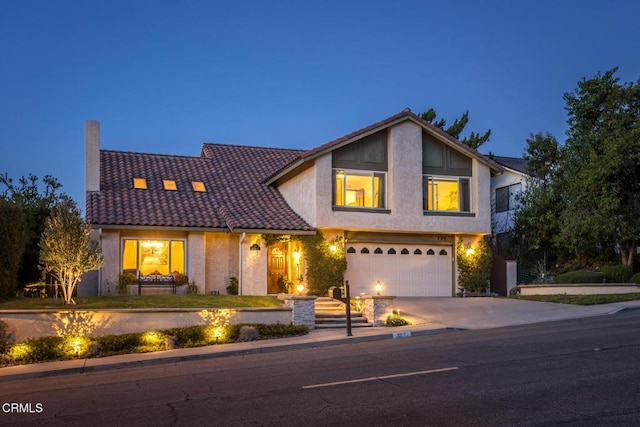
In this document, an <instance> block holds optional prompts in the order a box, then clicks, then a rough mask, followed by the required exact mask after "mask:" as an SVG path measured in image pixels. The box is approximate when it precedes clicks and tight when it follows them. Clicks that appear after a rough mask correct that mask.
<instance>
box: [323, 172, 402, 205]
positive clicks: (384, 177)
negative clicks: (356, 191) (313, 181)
mask: <svg viewBox="0 0 640 427" xmlns="http://www.w3.org/2000/svg"><path fill="white" fill-rule="evenodd" d="M340 172H342V173H343V174H344V177H343V181H344V184H343V188H342V204H336V198H337V197H336V195H337V190H338V188H337V187H338V185H337V184H338V182H337V177H338V174H339V173H340ZM349 175H353V176H361V177H369V179H371V190H370V191H371V206H364V205H363V206H349V205H347V204H346V201H347V191H349V190H347V185H346V182H347V177H348V176H349ZM376 177H377V178H378V179H380V180H382V183H381V185H380V188H379V189H378V193H379V192H382V197H380V196H379V197H378V198H379V199H380V200H379V202H380V203H379V204H381V205H382V206H377V207H376V206H373V204H374V201H375V199H376V197H374V196H375V194H376V191H375V181H376V180H375V178H376ZM331 182H332V192H331V198H332V200H331V205H332V207H333V209H334V210H354V211H358V210H365V211H374V212H389V210H388V208H387V172H386V171H377V170H369V169H345V168H332V169H331ZM351 191H353V190H351ZM365 195H366V192H365Z"/></svg>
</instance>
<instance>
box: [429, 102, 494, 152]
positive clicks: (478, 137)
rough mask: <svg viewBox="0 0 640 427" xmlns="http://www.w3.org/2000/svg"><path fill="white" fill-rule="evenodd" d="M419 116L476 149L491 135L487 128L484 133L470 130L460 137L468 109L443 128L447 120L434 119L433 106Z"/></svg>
mask: <svg viewBox="0 0 640 427" xmlns="http://www.w3.org/2000/svg"><path fill="white" fill-rule="evenodd" d="M419 116H420V118H422V119H423V120H425V121H427V122H429V123H431V124H432V125H434V126H435V127H437V128H440V129H442V130H444V131H445V132H446V133H447V134H448V135H450V136H452V137H453V138H456V139H458V140H460V142H463V143H465V144H467V145H468V146H469V147H471V148H475V149H476V150H477V149H478V147H480V146H481V145H482V144H484V143H485V142H487V141H488V140H489V137H490V136H491V129H489V130H487V131H486V132H485V133H484V134H480V133H475V132H471V133H470V134H469V136H465V137H464V138H462V139H460V134H461V133H462V131H463V130H464V128H465V127H466V126H467V123H468V122H469V110H467V111H465V112H464V113H463V114H462V116H460V118H459V119H455V120H454V122H453V124H452V125H451V126H449V127H447V128H446V129H445V126H446V125H447V121H446V120H445V119H442V118H441V119H439V120H436V116H437V114H436V110H434V109H433V108H429V109H428V110H427V111H425V112H424V113H422V114H419Z"/></svg>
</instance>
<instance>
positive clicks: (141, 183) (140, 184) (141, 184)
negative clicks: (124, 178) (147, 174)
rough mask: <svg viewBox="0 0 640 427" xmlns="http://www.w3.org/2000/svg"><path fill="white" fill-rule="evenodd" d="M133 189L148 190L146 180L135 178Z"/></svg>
mask: <svg viewBox="0 0 640 427" xmlns="http://www.w3.org/2000/svg"><path fill="white" fill-rule="evenodd" d="M133 188H137V189H140V190H146V189H147V180H146V179H145V178H133Z"/></svg>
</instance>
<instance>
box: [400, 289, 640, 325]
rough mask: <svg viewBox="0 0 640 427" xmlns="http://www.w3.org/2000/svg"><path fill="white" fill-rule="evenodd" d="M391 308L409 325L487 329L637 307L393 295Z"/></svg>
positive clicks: (632, 304) (637, 303)
mask: <svg viewBox="0 0 640 427" xmlns="http://www.w3.org/2000/svg"><path fill="white" fill-rule="evenodd" d="M393 308H394V309H398V310H400V315H401V317H404V318H406V319H407V320H409V321H410V322H411V323H412V324H413V325H422V326H423V327H428V328H429V329H431V328H437V327H440V328H443V327H448V328H462V329H487V328H496V327H501V326H513V325H523V324H529V323H539V322H548V321H554V320H563V319H575V318H580V317H589V316H598V315H604V314H612V313H615V312H617V311H620V310H622V309H625V308H637V309H640V301H627V302H620V303H613V304H599V305H591V306H577V305H569V304H557V303H551V302H538V301H524V300H517V299H509V298H481V297H475V298H422V297H397V298H396V299H395V300H394V301H393Z"/></svg>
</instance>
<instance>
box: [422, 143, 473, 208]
mask: <svg viewBox="0 0 640 427" xmlns="http://www.w3.org/2000/svg"><path fill="white" fill-rule="evenodd" d="M422 173H423V179H422V181H423V184H422V187H423V188H422V190H423V191H422V208H423V210H424V211H425V213H427V212H436V213H437V212H442V213H455V212H461V213H471V195H472V191H471V182H472V173H473V161H472V159H471V158H470V157H467V156H466V155H465V154H463V153H461V152H459V151H457V150H455V149H454V148H453V147H450V146H448V145H447V144H445V143H443V142H442V141H439V140H436V139H435V138H434V137H433V136H431V135H429V134H427V133H426V132H423V134H422Z"/></svg>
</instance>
